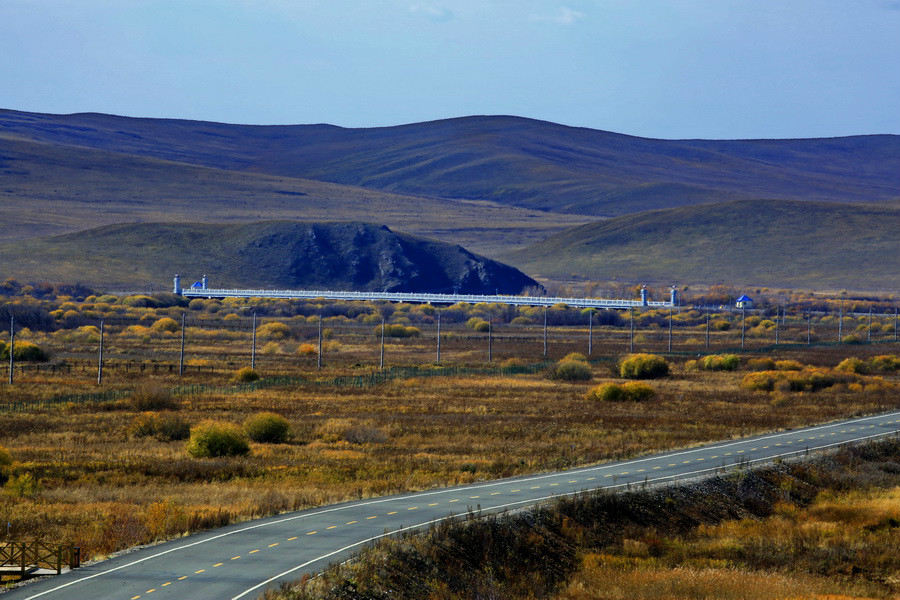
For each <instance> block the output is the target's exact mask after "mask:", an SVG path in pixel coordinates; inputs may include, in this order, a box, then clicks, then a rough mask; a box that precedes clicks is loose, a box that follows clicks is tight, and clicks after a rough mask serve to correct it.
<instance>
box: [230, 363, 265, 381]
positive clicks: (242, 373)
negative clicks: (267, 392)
mask: <svg viewBox="0 0 900 600" xmlns="http://www.w3.org/2000/svg"><path fill="white" fill-rule="evenodd" d="M258 380H259V373H257V372H256V371H254V370H253V369H251V368H250V367H244V368H242V369H238V370H237V371H235V372H234V375H232V376H231V381H233V382H234V383H250V382H251V381H258Z"/></svg>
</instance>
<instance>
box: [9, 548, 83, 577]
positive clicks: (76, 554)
mask: <svg viewBox="0 0 900 600" xmlns="http://www.w3.org/2000/svg"><path fill="white" fill-rule="evenodd" d="M80 566H81V548H79V547H78V546H72V545H67V544H48V543H46V542H0V573H2V574H4V575H18V576H20V577H22V578H25V577H29V576H36V575H46V574H48V573H47V572H48V571H55V572H56V574H57V575H59V574H60V573H62V570H63V568H64V567H68V568H70V569H75V568H78V567H80Z"/></svg>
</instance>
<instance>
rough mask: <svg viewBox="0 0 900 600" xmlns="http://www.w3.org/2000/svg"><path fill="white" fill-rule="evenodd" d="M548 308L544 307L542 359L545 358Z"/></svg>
mask: <svg viewBox="0 0 900 600" xmlns="http://www.w3.org/2000/svg"><path fill="white" fill-rule="evenodd" d="M548 310H549V308H548V307H546V306H545V307H544V358H547V311H548Z"/></svg>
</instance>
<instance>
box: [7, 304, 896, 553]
mask: <svg viewBox="0 0 900 600" xmlns="http://www.w3.org/2000/svg"><path fill="white" fill-rule="evenodd" d="M140 298H141V297H131V299H119V300H116V301H115V302H113V303H110V302H111V301H112V299H113V298H112V297H99V298H98V297H91V298H89V299H88V300H89V301H85V302H81V303H79V302H76V301H71V300H65V299H62V300H56V301H43V302H44V303H49V306H48V308H54V307H57V308H56V310H54V311H51V312H50V315H51V316H52V317H53V318H54V319H55V323H56V325H55V327H56V328H55V331H54V330H52V329H53V328H51V330H50V331H45V332H40V331H27V330H26V331H20V332H19V335H18V338H17V339H18V340H19V341H18V342H17V343H21V342H22V341H31V342H33V343H36V344H37V345H38V346H39V347H41V348H42V349H44V350H46V351H48V352H49V353H50V354H51V357H52V358H51V361H50V362H48V363H22V365H21V366H20V368H18V369H17V371H16V373H15V376H16V377H15V383H14V384H13V385H11V386H10V385H3V387H2V389H0V432H2V437H0V445H2V446H4V447H5V448H6V449H7V450H8V451H9V454H10V456H11V458H12V461H13V462H12V465H11V466H8V467H5V468H4V473H5V474H4V478H6V479H7V480H8V481H7V484H6V488H5V493H4V494H2V495H0V518H5V519H6V520H7V522H9V523H11V528H10V530H9V532H8V533H7V538H11V539H18V538H29V539H31V538H41V539H47V540H58V541H71V542H73V543H75V544H77V545H79V546H81V547H82V548H83V552H84V555H85V556H86V557H99V556H105V555H107V554H109V553H111V552H114V551H116V550H121V549H123V548H127V547H129V546H132V545H134V544H140V543H147V542H151V541H153V540H159V539H167V538H171V537H175V536H179V535H182V534H184V533H187V532H191V531H196V530H198V529H203V528H208V527H213V526H217V525H221V524H224V523H228V522H234V521H238V520H242V519H247V518H251V517H255V516H261V515H266V514H272V513H276V512H280V511H286V510H294V509H299V508H304V507H309V506H314V505H318V504H322V503H328V502H336V501H340V500H344V499H350V498H361V497H367V496H373V495H380V494H387V493H394V492H401V491H407V490H419V489H426V488H430V487H433V486H440V485H452V484H456V483H466V482H471V481H478V480H484V479H490V478H495V477H503V476H510V475H517V474H524V473H533V472H539V471H546V470H551V469H559V468H565V467H571V466H575V465H583V464H589V463H595V462H600V461H605V460H615V459H621V458H627V457H632V456H636V455H639V454H642V453H647V452H653V451H657V450H664V449H670V448H676V447H684V446H690V445H692V444H697V443H701V442H706V441H711V440H717V439H723V438H729V437H732V436H742V435H748V434H753V433H758V432H762V431H770V430H774V429H779V428H784V427H799V426H803V425H809V424H813V423H818V422H822V421H827V420H832V419H837V418H842V417H847V416H851V415H857V414H862V413H870V412H875V411H880V410H884V409H886V408H888V407H895V406H897V385H898V383H897V374H896V372H895V371H884V372H868V373H863V372H862V371H865V369H862V368H859V369H857V370H859V371H860V373H856V372H853V371H847V370H843V371H839V370H836V369H835V367H836V366H837V365H839V364H840V363H841V362H842V361H843V360H844V359H845V358H847V357H848V356H854V357H858V358H860V359H865V360H868V359H869V358H871V357H873V356H876V355H885V354H896V353H897V346H896V343H895V342H894V341H893V337H894V336H893V332H892V330H891V329H890V322H888V321H885V320H884V319H882V322H879V321H876V322H875V323H876V325H877V327H874V328H873V327H871V326H870V325H869V322H868V319H867V317H858V318H857V319H855V320H854V319H852V318H851V317H850V316H849V315H848V316H847V317H846V318H845V327H846V329H845V332H851V331H853V332H855V333H856V334H857V335H864V334H865V332H869V331H871V330H872V329H874V330H875V337H874V338H873V339H874V341H873V343H872V344H865V343H863V344H844V345H834V344H832V345H828V346H810V347H807V346H806V345H805V339H806V333H807V329H806V324H805V323H804V321H803V320H802V319H801V318H797V317H794V318H793V320H789V321H788V325H787V326H785V327H784V328H783V329H782V330H781V336H782V337H781V345H780V346H779V347H775V346H774V345H773V343H772V342H773V339H772V332H771V330H769V329H766V323H764V321H763V320H761V319H760V318H759V317H757V321H758V322H757V321H753V322H752V323H753V324H754V326H753V327H748V328H747V334H746V341H747V348H746V352H745V353H744V355H743V356H742V357H741V358H740V367H739V368H738V370H735V371H705V370H702V369H701V368H698V367H697V365H696V364H695V363H693V362H691V361H693V360H694V359H696V358H697V357H698V355H701V354H705V353H707V352H706V348H705V345H704V342H703V337H704V333H705V325H704V323H703V317H702V315H695V316H694V317H691V315H690V314H689V313H684V314H683V315H682V317H683V319H689V318H694V319H695V321H698V324H692V323H693V322H692V321H690V320H682V318H680V319H679V321H678V323H679V326H678V329H677V331H676V334H675V336H674V337H675V341H674V348H673V350H674V352H673V353H671V354H669V355H668V361H669V363H670V365H671V373H670V375H669V376H667V377H665V378H663V379H657V380H653V381H651V382H649V385H650V386H651V387H652V389H653V391H654V392H655V396H654V397H653V398H652V399H650V400H648V401H644V402H635V401H622V402H602V401H597V400H594V399H591V398H589V397H588V396H587V392H588V390H589V389H591V388H592V387H593V386H596V385H598V384H601V383H607V382H621V381H622V380H621V379H619V378H618V376H617V375H615V374H614V366H615V362H616V361H617V360H618V359H620V358H621V357H622V356H623V355H625V354H627V352H628V350H629V349H630V334H629V326H628V322H627V321H624V320H623V321H619V322H618V323H617V324H615V325H603V326H600V325H597V327H595V329H594V336H595V337H594V344H595V345H594V348H593V351H594V352H593V356H592V358H593V359H594V362H593V364H592V366H591V367H590V373H591V379H590V380H589V381H583V382H566V381H556V380H551V379H548V378H547V377H546V376H545V375H544V374H543V373H541V372H538V373H535V374H521V375H504V374H502V373H501V372H499V371H497V370H496V368H497V367H498V366H499V365H524V364H533V363H540V362H542V361H547V360H549V361H551V362H552V361H556V360H559V359H560V358H562V357H563V356H565V355H566V354H568V353H570V352H582V353H585V352H586V342H587V328H586V327H585V326H584V325H583V324H582V325H565V324H564V322H565V320H564V317H565V315H567V314H569V315H573V314H574V315H576V316H577V315H578V314H579V313H578V312H577V311H576V312H574V313H573V312H571V311H572V309H562V308H559V309H554V313H553V315H554V318H553V320H552V321H551V322H552V323H553V325H552V326H551V327H550V329H549V336H548V337H549V339H548V341H549V345H548V350H549V352H548V354H549V356H548V357H546V358H545V357H544V356H543V338H542V333H543V331H542V327H541V325H540V324H537V323H534V321H538V320H539V319H538V318H537V317H538V314H534V315H532V316H531V317H525V316H522V315H525V314H529V315H531V313H529V312H528V311H527V309H522V312H521V314H520V315H519V318H524V319H525V320H526V321H528V320H529V318H530V319H532V321H531V322H532V324H527V323H526V324H519V325H513V324H512V323H511V322H508V323H506V324H500V323H498V324H497V325H496V328H495V330H494V331H493V332H492V333H491V339H490V340H489V339H488V334H487V333H485V332H478V331H475V330H474V329H472V327H470V326H467V325H466V321H465V319H466V317H467V316H468V314H473V313H475V314H485V313H478V312H477V311H478V310H483V308H482V309H478V308H477V307H469V308H468V309H466V310H468V311H469V312H468V313H466V312H464V311H463V309H462V308H456V309H453V308H450V309H444V310H445V311H447V312H446V315H447V319H446V320H445V322H444V329H443V331H442V334H443V336H442V365H444V366H457V367H464V368H468V369H473V370H475V369H478V370H479V371H477V372H474V371H469V372H468V373H469V374H458V375H447V376H434V377H425V376H419V377H413V378H410V377H400V378H397V379H393V380H389V381H386V382H384V383H381V384H377V385H372V386H369V387H364V388H359V387H353V386H351V385H350V384H347V383H346V380H344V381H345V383H343V384H339V383H337V382H335V381H334V379H335V378H336V377H343V376H365V375H367V374H370V373H373V372H375V371H377V370H378V365H379V361H380V352H381V351H380V338H379V336H377V335H376V334H375V331H374V330H373V328H374V324H373V323H372V321H376V322H380V318H381V317H380V316H377V315H372V314H370V313H367V312H366V311H367V310H368V307H366V306H365V305H362V304H360V305H352V306H350V305H347V306H343V310H353V311H358V313H359V314H358V318H357V319H348V318H347V317H339V316H335V317H329V318H328V319H326V320H325V322H324V324H325V327H324V334H325V335H324V338H325V339H324V340H323V349H324V351H325V352H324V355H323V359H324V368H323V369H322V370H321V371H319V370H317V369H316V355H315V352H316V349H317V344H318V342H317V340H316V333H317V323H318V317H316V316H314V315H311V316H309V317H306V316H302V315H295V316H293V317H288V316H285V317H268V318H266V319H265V320H260V321H259V327H260V329H258V330H257V334H258V335H257V338H258V339H257V348H256V350H257V351H256V369H257V370H258V372H259V373H260V374H262V376H263V380H262V381H261V383H263V384H265V383H266V381H267V379H266V378H269V380H270V381H273V383H274V385H261V386H259V387H258V388H257V389H253V388H251V387H247V386H245V387H239V386H236V384H234V383H232V379H233V377H234V374H235V372H236V371H237V370H238V369H239V368H241V367H246V366H249V363H250V361H251V330H250V328H249V323H250V321H251V320H250V319H249V318H248V317H246V316H244V317H239V316H237V315H236V314H235V313H242V314H244V311H241V310H240V308H241V307H240V306H238V305H234V304H231V305H229V304H227V303H221V302H212V303H210V302H207V301H199V304H195V303H192V307H190V308H187V311H188V312H190V313H191V315H190V319H189V324H190V327H189V328H188V329H187V340H186V349H187V355H186V359H187V360H186V367H187V372H186V373H185V374H184V375H182V376H179V375H178V356H179V354H178V352H179V347H180V335H179V332H178V327H179V325H178V321H177V320H176V319H172V318H171V317H172V316H176V317H177V316H178V315H179V314H180V312H181V311H184V310H185V308H184V307H180V306H170V307H159V308H150V307H140V306H135V305H136V304H140V303H141V302H142V301H141V300H140ZM143 302H146V300H144V301H143ZM195 302H196V301H195ZM241 302H244V301H240V302H239V303H241ZM304 306H306V307H307V309H308V308H310V307H309V306H307V305H306V304H304V303H297V304H296V305H292V304H290V303H287V304H284V303H270V304H268V305H263V306H262V307H259V310H263V309H265V310H266V311H268V312H270V313H271V312H273V311H275V312H277V310H288V309H290V308H293V309H294V310H306V309H304V308H303V307H304ZM278 307H281V308H280V309H278ZM276 309H277V310H276ZM315 310H318V311H321V310H324V308H323V307H321V306H320V307H318V308H315ZM423 310H424V309H423V308H416V307H410V306H404V305H399V306H396V307H394V310H393V312H392V314H391V315H390V321H393V322H394V323H397V324H403V323H406V325H404V327H405V328H415V329H417V330H418V331H420V332H421V333H420V334H419V335H418V336H417V337H415V336H414V337H409V338H403V339H400V338H388V339H387V342H386V344H385V366H386V367H392V366H403V365H410V366H417V367H419V368H420V369H434V368H435V366H434V365H433V361H434V359H435V358H436V356H435V352H436V340H435V338H434V329H433V327H434V323H433V320H432V319H433V315H430V316H429V315H428V314H427V311H426V312H423ZM567 310H568V311H569V312H567ZM210 311H213V312H210ZM231 311H234V312H231ZM453 311H457V312H455V313H454V312H453ZM223 313H224V314H223ZM515 314H518V313H515ZM515 314H514V313H507V314H506V319H507V320H509V319H510V318H512V317H514V316H515ZM99 315H104V316H105V319H106V326H105V328H104V336H105V337H104V343H105V378H104V383H103V385H102V386H100V387H99V388H98V386H97V382H96V377H97V362H96V357H97V355H96V352H97V347H98V342H99V335H98V334H99V331H98V330H96V329H93V328H92V326H90V325H82V324H80V323H82V322H83V321H80V320H79V319H84V318H86V317H88V316H90V317H91V318H96V317H97V316H99ZM229 315H231V316H229ZM451 315H456V320H455V321H454V320H453V319H451V318H450V316H451ZM644 317H646V318H642V319H639V320H638V323H639V325H638V327H637V328H636V330H637V335H636V336H635V345H636V347H635V350H636V351H645V352H646V351H652V352H661V353H665V352H666V349H667V344H668V339H667V338H668V336H667V331H666V329H664V328H663V327H660V326H659V325H658V324H656V323H655V322H654V321H653V319H654V317H653V314H652V313H651V312H648V313H647V315H644ZM724 317H727V315H722V314H716V318H715V320H714V322H719V321H721V320H722V319H723V318H724ZM367 319H368V320H369V321H370V322H368V323H366V322H365V321H366V320H367ZM477 320H478V319H476V321H477ZM558 320H560V321H559V322H557V321H558ZM67 322H68V323H70V325H66V323H67ZM663 322H664V321H663ZM410 323H411V324H410ZM276 324H281V325H283V327H273V325H276ZM860 327H864V328H866V329H865V330H864V332H863V333H861V332H860V330H859V328H860ZM826 328H827V330H828V331H830V330H831V329H832V328H834V323H833V319H832V320H830V321H829V317H827V316H821V315H820V316H818V317H817V319H816V333H817V334H823V333H824V331H825V330H826ZM751 332H757V333H755V334H753V335H751ZM760 332H762V333H760ZM276 334H277V335H276ZM495 336H496V337H495ZM739 336H740V333H739V332H738V331H737V330H736V329H735V328H733V327H732V328H730V329H725V330H720V329H719V328H718V327H717V328H715V329H713V331H712V333H711V346H712V347H711V348H710V350H709V353H714V354H715V353H722V352H723V351H726V349H731V351H734V350H735V348H736V346H737V344H738V343H739ZM864 339H865V338H864V337H863V340H864ZM800 340H802V341H803V342H802V343H801V342H800ZM489 341H490V342H491V351H492V356H491V358H492V359H493V362H492V363H491V365H489V364H488V361H487V359H488V343H489ZM789 341H790V342H791V344H790V345H787V344H786V342H789ZM737 351H738V353H740V352H739V347H738V349H737ZM763 357H769V358H776V359H778V360H787V361H789V362H786V363H783V364H781V363H779V365H778V366H775V365H774V364H772V365H768V366H766V365H760V364H756V363H754V362H752V361H753V360H754V359H756V360H758V359H760V358H763ZM790 361H793V362H790ZM860 364H869V363H868V362H863V363H860ZM885 364H887V363H885ZM492 365H493V366H492ZM23 369H24V370H23ZM490 369H494V371H491V370H490ZM760 369H783V370H780V371H778V370H775V371H769V373H771V374H770V375H766V377H771V382H772V383H771V385H772V391H768V392H767V391H755V390H754V389H751V387H748V386H747V384H746V382H745V380H746V378H747V377H748V376H750V375H751V374H752V373H751V371H759V370H760ZM796 369H800V370H796ZM278 376H281V377H292V378H294V379H291V380H290V382H288V383H281V384H278V383H277V381H276V380H273V379H272V378H274V377H278ZM301 377H302V378H303V379H302V380H301V379H300V378H301ZM813 380H815V381H817V382H818V381H825V380H828V382H829V383H828V384H827V385H825V387H824V388H823V389H818V387H819V385H818V384H816V386H814V387H810V388H809V389H818V391H815V392H813V391H803V390H804V389H805V388H804V385H805V384H804V383H803V382H804V381H807V382H810V381H813ZM317 381H318V382H321V383H317ZM754 381H755V380H754ZM329 382H330V383H329ZM798 382H799V383H798ZM189 384H203V385H205V386H208V387H206V388H204V389H202V390H201V389H197V390H195V391H194V392H187V393H183V394H175V395H174V396H173V395H170V394H169V393H167V392H166V390H171V389H173V388H175V387H176V386H184V385H189ZM795 384H797V386H799V387H796V386H795ZM823 385H824V384H823ZM148 386H149V387H148ZM795 387H796V389H795ZM101 390H106V391H117V390H118V391H120V392H121V396H120V397H119V398H118V399H113V400H106V401H90V399H89V398H88V399H87V400H88V401H84V400H85V399H80V400H79V401H76V400H75V399H72V398H71V397H69V398H68V399H66V398H63V401H62V402H55V403H52V404H49V405H45V406H44V407H34V406H33V405H32V407H29V405H28V403H34V402H39V401H44V402H49V401H52V400H53V399H54V398H57V397H59V396H60V395H66V394H72V393H86V394H91V393H96V392H97V391H101ZM154 395H159V396H161V397H162V400H160V401H156V400H153V397H154ZM147 397H150V400H149V401H147V400H146V398H147ZM98 400H100V399H98ZM17 403H18V404H17ZM23 403H24V404H23ZM264 411H268V412H274V413H277V414H279V415H282V416H283V417H285V418H286V419H287V420H288V422H289V423H290V426H291V431H292V434H291V437H290V439H289V440H288V441H287V442H285V443H277V444H267V443H256V442H252V443H251V452H250V454H249V455H248V456H236V457H221V458H208V459H198V458H193V457H191V456H190V455H189V454H188V453H187V452H186V449H185V443H186V442H185V441H184V440H183V439H180V440H179V439H176V440H174V441H163V440H165V439H169V438H167V435H168V434H169V433H171V432H172V431H173V430H175V429H178V428H179V424H180V427H182V428H187V427H195V426H197V425H198V424H200V423H201V422H203V421H205V420H210V419H212V420H216V421H222V422H227V423H232V424H235V425H238V426H239V425H241V424H242V423H243V422H244V421H245V420H246V419H247V418H248V417H250V416H251V415H254V414H256V413H259V412H264ZM148 412H152V413H153V414H147V413H148ZM148 419H151V420H153V419H155V421H153V423H156V425H155V427H156V430H153V429H152V428H151V429H150V430H148V429H147V427H146V423H147V420H148ZM163 421H165V423H168V424H167V425H166V424H161V423H163Z"/></svg>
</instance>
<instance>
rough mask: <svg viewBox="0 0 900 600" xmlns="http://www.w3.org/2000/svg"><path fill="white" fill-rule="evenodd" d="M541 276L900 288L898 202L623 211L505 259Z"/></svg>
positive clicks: (744, 202) (757, 203)
mask: <svg viewBox="0 0 900 600" xmlns="http://www.w3.org/2000/svg"><path fill="white" fill-rule="evenodd" d="M503 258H504V259H505V260H506V261H508V262H509V263H510V264H513V265H515V266H517V267H519V268H521V269H524V270H526V271H527V272H528V273H531V274H532V275H535V276H537V277H549V278H553V279H572V278H575V279H595V280H608V279H621V280H624V281H642V282H644V283H656V284H676V283H677V284H684V283H688V284H690V283H695V284H696V283H699V284H714V283H734V284H745V285H752V286H769V287H794V288H806V289H818V290H824V289H831V290H840V289H854V290H866V291H891V292H896V291H897V290H898V289H900V207H898V206H887V205H870V204H855V205H854V204H839V203H832V202H801V201H786V200H741V201H734V202H723V203H717V204H705V205H698V206H685V207H679V208H671V209H662V210H655V211H646V212H643V213H639V214H634V215H625V216H622V217H616V218H614V219H608V220H605V221H600V222H598V223H590V224H588V225H582V226H579V227H573V228H572V229H567V230H565V231H563V232H561V233H558V234H555V235H553V236H551V237H549V238H547V239H546V240H544V241H542V242H538V243H536V244H534V245H532V246H529V247H528V248H526V249H524V250H521V251H518V252H513V253H509V254H507V255H506V256H504V257H503Z"/></svg>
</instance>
